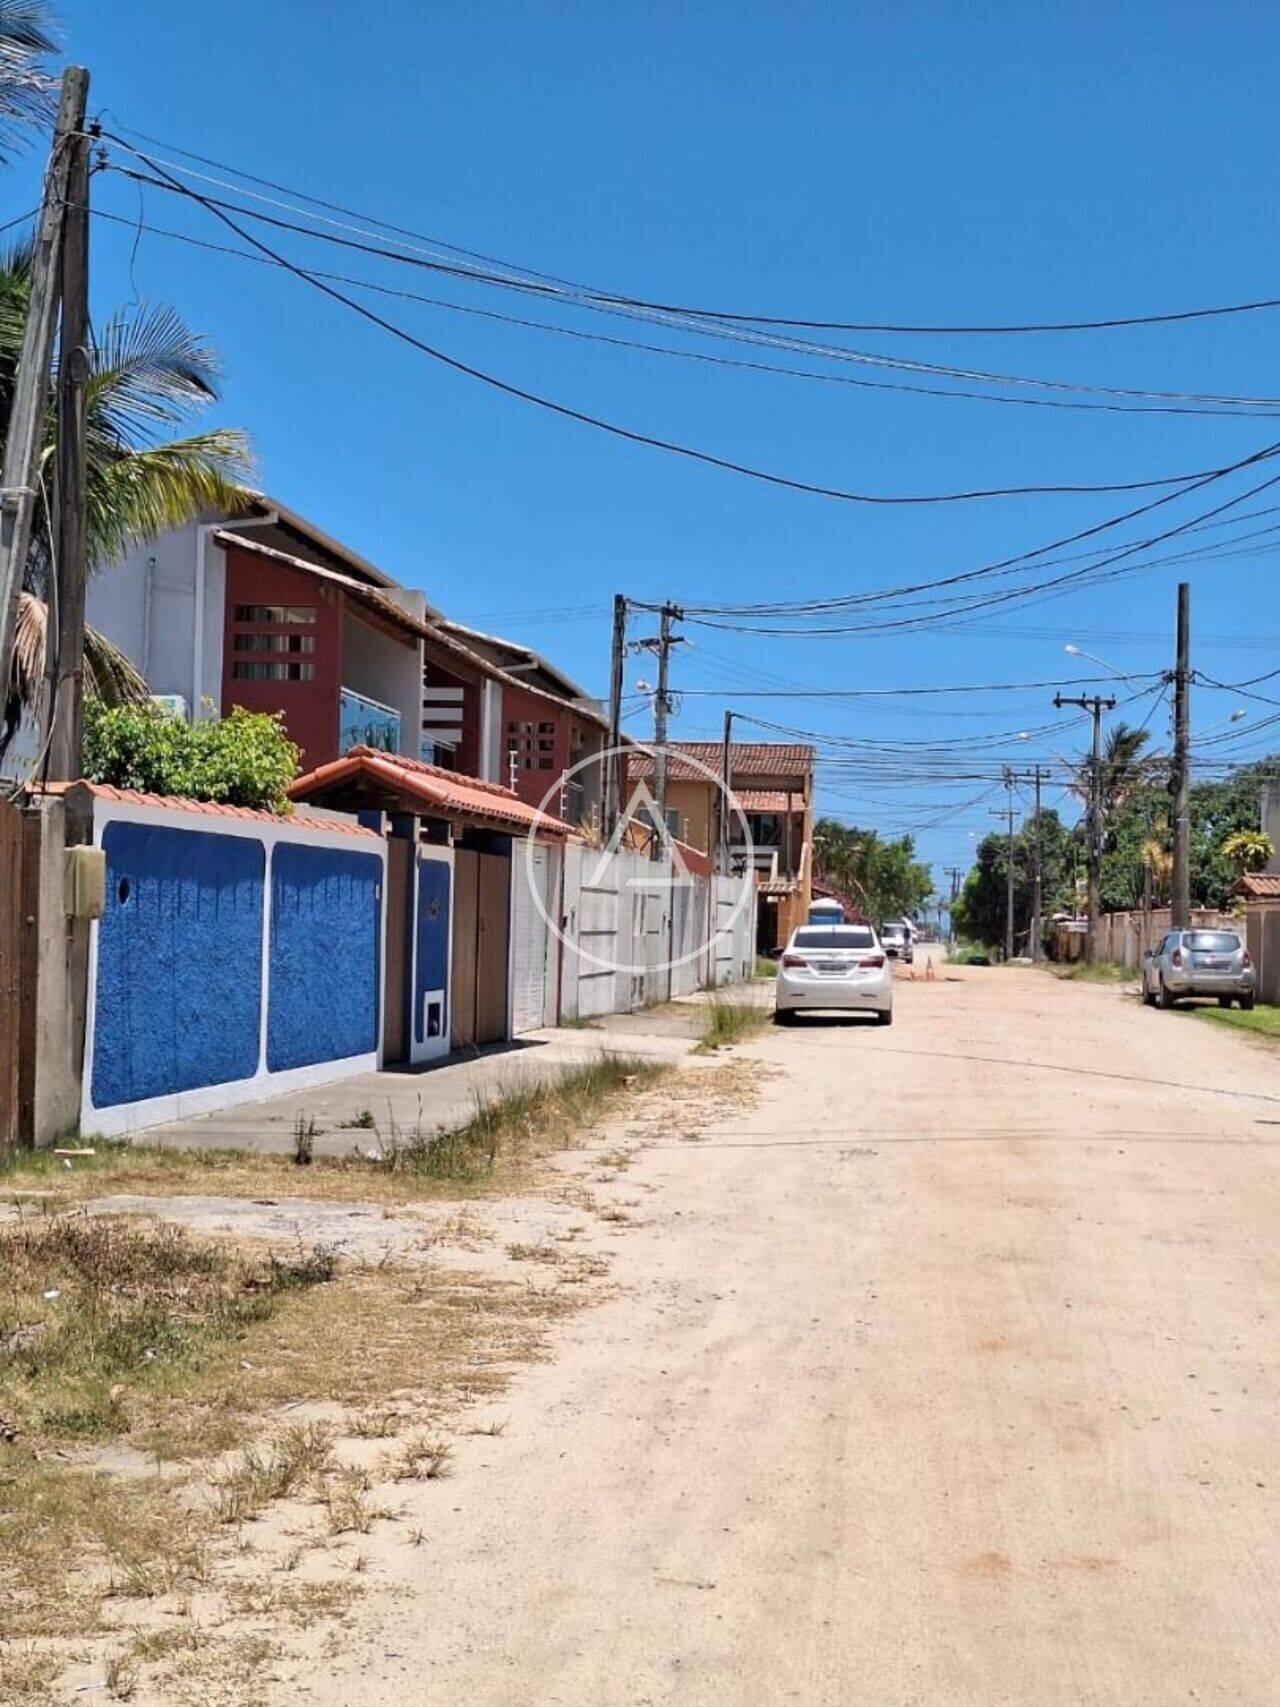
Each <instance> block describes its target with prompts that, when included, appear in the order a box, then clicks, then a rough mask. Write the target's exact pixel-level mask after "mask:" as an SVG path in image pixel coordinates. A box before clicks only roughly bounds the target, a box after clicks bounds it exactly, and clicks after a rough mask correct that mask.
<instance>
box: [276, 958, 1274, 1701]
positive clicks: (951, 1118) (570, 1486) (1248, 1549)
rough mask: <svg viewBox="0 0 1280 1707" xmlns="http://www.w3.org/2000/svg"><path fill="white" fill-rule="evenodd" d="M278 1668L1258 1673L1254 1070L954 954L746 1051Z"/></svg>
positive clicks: (534, 1679)
mask: <svg viewBox="0 0 1280 1707" xmlns="http://www.w3.org/2000/svg"><path fill="white" fill-rule="evenodd" d="M745 1053H747V1054H748V1055H749V1056H751V1057H752V1058H753V1059H758V1060H759V1061H760V1062H761V1063H763V1064H766V1066H767V1068H768V1069H769V1070H770V1072H771V1076H770V1077H768V1078H767V1080H765V1082H763V1084H762V1087H761V1095H760V1099H759V1101H758V1103H757V1105H756V1106H755V1107H754V1108H752V1109H751V1110H750V1111H749V1112H747V1113H745V1114H743V1115H740V1116H738V1117H733V1118H729V1119H726V1120H724V1121H723V1122H722V1123H721V1124H720V1125H718V1126H714V1127H712V1128H710V1129H708V1130H707V1132H706V1133H705V1135H704V1141H702V1142H698V1143H669V1144H665V1145H661V1146H656V1147H653V1148H649V1149H647V1150H644V1151H643V1152H642V1153H641V1154H640V1155H639V1157H638V1159H637V1161H636V1163H635V1165H634V1166H633V1168H632V1169H631V1171H630V1172H629V1173H628V1174H627V1175H626V1176H625V1180H624V1182H623V1183H622V1184H621V1185H620V1186H619V1187H618V1191H619V1193H620V1195H622V1196H624V1197H626V1198H629V1199H639V1200H640V1206H639V1207H638V1208H636V1209H634V1210H633V1211H632V1214H633V1215H634V1216H635V1217H636V1222H635V1224H633V1225H631V1226H629V1227H621V1228H620V1229H619V1233H618V1238H617V1259H616V1266H615V1271H614V1273H615V1278H616V1280H617V1281H619V1282H620V1290H619V1291H618V1293H617V1295H616V1297H614V1298H613V1299H611V1300H610V1301H609V1302H607V1303H605V1304H603V1305H602V1306H600V1307H599V1308H597V1309H595V1310H593V1311H590V1312H587V1313H585V1314H584V1315H582V1316H580V1317H578V1318H576V1319H575V1320H574V1321H573V1323H572V1324H571V1325H570V1326H569V1327H568V1328H567V1329H566V1330H565V1332H564V1334H563V1335H562V1336H561V1337H560V1338H559V1340H558V1341H557V1346H556V1350H555V1354H554V1358H553V1361H551V1362H550V1363H548V1364H545V1365H543V1366H540V1367H538V1368H535V1369H533V1370H531V1371H529V1372H528V1373H526V1374H525V1375H523V1376H521V1378H520V1379H519V1381H518V1383H517V1387H516V1390H515V1394H514V1396H513V1397H511V1398H509V1400H508V1401H506V1402H504V1407H503V1414H504V1415H506V1416H507V1417H508V1418H509V1422H508V1426H507V1428H506V1432H505V1434H504V1435H503V1436H502V1437H501V1438H493V1439H490V1438H480V1439H468V1440H464V1441H463V1442H462V1443H461V1446H460V1451H459V1457H458V1464H457V1470H456V1474H455V1475H454V1477H453V1478H452V1480H451V1481H450V1482H449V1483H447V1484H443V1485H441V1486H440V1487H439V1488H434V1487H433V1488H431V1489H429V1490H426V1492H427V1494H428V1495H429V1496H430V1501H429V1504H428V1505H427V1506H425V1507H424V1509H425V1510H429V1511H430V1514H431V1515H430V1517H429V1519H428V1520H427V1527H426V1532H425V1537H424V1539H423V1542H422V1545H421V1546H420V1547H418V1548H416V1549H412V1550H408V1551H407V1562H405V1560H406V1549H405V1548H404V1547H403V1546H402V1545H401V1546H400V1547H399V1551H398V1554H397V1558H398V1560H399V1561H400V1562H399V1563H395V1562H390V1561H389V1562H387V1567H386V1568H387V1573H388V1575H389V1576H390V1577H391V1578H392V1579H393V1582H394V1583H395V1584H396V1586H398V1588H400V1589H402V1590H404V1591H406V1592H402V1593H398V1594H394V1593H384V1592H382V1591H379V1592H378V1593H376V1594H374V1595H373V1596H372V1597H371V1598H370V1600H369V1601H368V1602H367V1603H366V1604H365V1609H364V1611H363V1612H362V1615H361V1617H360V1620H359V1622H358V1624H357V1626H356V1628H355V1630H354V1631H353V1632H352V1633H351V1635H350V1638H349V1639H347V1638H344V1641H343V1644H342V1652H341V1654H340V1655H339V1657H338V1659H337V1660H336V1662H335V1661H334V1660H333V1659H331V1658H327V1659H325V1660H324V1661H323V1662H321V1661H319V1659H318V1658H317V1661H316V1664H315V1665H314V1667H308V1668H305V1670H304V1669H297V1670H295V1671H294V1672H293V1673H292V1675H291V1676H290V1677H289V1678H288V1679H286V1680H283V1681H282V1682H281V1683H280V1685H279V1686H278V1690H279V1693H278V1696H274V1697H273V1699H279V1700H280V1701H291V1702H292V1701H307V1702H321V1703H333V1704H337V1703H341V1704H343V1707H352V1704H373V1703H378V1704H380V1707H381V1704H384V1703H386V1702H389V1701H395V1702H405V1703H410V1702H412V1703H415V1704H416V1703H433V1704H434V1703H439V1704H440V1707H446V1704H447V1707H453V1704H455V1703H461V1702H469V1703H476V1704H478V1707H499V1704H501V1707H508V1704H509V1707H516V1704H520V1707H544V1704H548V1703H564V1704H566V1707H596V1704H619V1707H623V1704H625V1707H640V1704H654V1707H657V1704H663V1707H666V1704H673V1707H674V1704H677V1703H678V1704H679V1707H712V1704H714V1707H747V1704H750V1707H757V1704H760V1707H764V1704H772V1703H775V1702H790V1701H794V1702H802V1703H805V1704H806V1707H817V1704H824V1707H825V1704H830V1707H837V1704H839V1707H853V1704H857V1707H863V1704H865V1707H907V1704H909V1703H910V1704H917V1703H918V1704H920V1707H925V1704H927V1707H960V1704H964V1707H970V1704H971V1707H997V1704H1000V1703H1018V1704H1019V1707H1022V1704H1032V1703H1034V1704H1036V1707H1057V1704H1061V1707H1068V1704H1070V1707H1083V1704H1088V1703H1107V1704H1115V1707H1144V1704H1150V1707H1170V1704H1171V1703H1174V1702H1183V1701H1186V1702H1231V1703H1241V1704H1247V1707H1268V1704H1272V1703H1275V1702H1276V1701H1277V1700H1280V1683H1277V1676H1278V1674H1280V1664H1278V1662H1280V1640H1278V1632H1277V1588H1276V1584H1277V1582H1280V1462H1278V1449H1277V1429H1276V1416H1277V1399H1278V1397H1280V1391H1278V1389H1280V1377H1278V1375H1277V1365H1276V1355H1275V1354H1276V1346H1277V1322H1276V1301H1277V1295H1278V1291H1280V1241H1278V1240H1277V1232H1278V1230H1280V1181H1278V1175H1277V1157H1278V1156H1280V1149H1278V1148H1277V1146H1278V1145H1280V1067H1278V1064H1277V1057H1276V1055H1275V1054H1268V1053H1266V1052H1265V1051H1263V1050H1262V1049H1259V1048H1257V1047H1255V1046H1253V1045H1251V1044H1250V1043H1248V1042H1247V1041H1245V1040H1243V1039H1240V1038H1237V1037H1235V1036H1232V1035H1227V1034H1223V1033H1222V1032H1220V1031H1219V1030H1218V1029H1217V1028H1215V1027H1212V1026H1210V1025H1208V1024H1204V1023H1202V1022H1200V1021H1197V1020H1194V1019H1191V1018H1186V1017H1180V1016H1178V1015H1176V1014H1173V1015H1169V1014H1157V1013H1154V1012H1149V1011H1147V1010H1144V1009H1143V1008H1141V1007H1140V1006H1139V1005H1138V1004H1137V1003H1136V1002H1134V1001H1132V1000H1131V999H1126V998H1125V997H1123V996H1122V995H1120V994H1119V993H1118V992H1116V991H1115V990H1113V989H1110V988H1098V987H1087V986H1083V985H1071V984H1059V983H1056V982H1054V981H1052V980H1051V979H1050V978H1049V977H1048V976H1047V975H1044V974H1038V973H1033V972H1030V971H1021V972H1020V971H1003V970H987V971H979V970H976V969H975V970H969V971H966V972H965V973H963V975H962V976H961V977H959V978H945V979H941V980H940V981H938V982H936V983H932V984H925V983H923V982H916V983H913V984H906V985H904V986H903V987H902V988H901V989H900V991H899V1002H898V1014H897V1023H896V1024H895V1025H894V1027H893V1028H892V1029H891V1030H881V1029H878V1028H874V1027H870V1026H866V1025H864V1024H863V1023H861V1022H853V1023H849V1024H837V1025H830V1026H826V1025H821V1026H820V1025H816V1024H806V1025H801V1026H797V1027H796V1028H795V1029H792V1030H786V1031H774V1032H771V1033H769V1034H768V1035H767V1036H766V1037H765V1038H764V1039H763V1040H761V1041H759V1042H754V1043H752V1044H750V1045H747V1046H746V1049H745Z"/></svg>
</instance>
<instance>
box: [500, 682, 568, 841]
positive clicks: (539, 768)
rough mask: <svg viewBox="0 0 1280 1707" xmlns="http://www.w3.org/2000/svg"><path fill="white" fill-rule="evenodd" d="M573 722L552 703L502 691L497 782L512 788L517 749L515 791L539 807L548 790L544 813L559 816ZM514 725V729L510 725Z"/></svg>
mask: <svg viewBox="0 0 1280 1707" xmlns="http://www.w3.org/2000/svg"><path fill="white" fill-rule="evenodd" d="M575 722H576V719H575V718H574V716H573V713H572V712H571V711H569V710H568V709H567V708H563V707H560V706H557V705H556V704H555V702H554V701H553V700H549V699H540V698H539V697H538V695H537V694H532V693H526V692H525V691H524V690H523V689H522V688H514V687H508V686H506V684H505V683H504V684H503V689H502V740H501V743H500V757H501V772H500V775H499V778H498V780H499V781H500V782H503V783H505V784H507V786H508V787H510V786H511V784H512V769H511V749H512V747H513V746H514V748H515V749H516V768H515V778H514V781H515V791H516V793H517V794H518V795H519V796H520V798H521V800H524V801H527V803H528V804H529V805H530V806H542V805H543V797H544V796H545V795H546V793H547V790H548V789H551V788H554V789H555V790H556V792H554V793H553V794H552V795H551V798H550V799H549V800H547V801H546V804H545V806H544V807H543V810H544V811H547V812H550V813H552V814H554V815H555V816H556V817H559V815H560V795H559V783H560V778H561V777H562V776H563V774H564V773H565V771H566V770H568V769H569V767H570V765H571V764H572V763H573V757H572V730H573V726H574V723H575ZM513 724H514V725H515V727H514V729H513V727H512V725H513Z"/></svg>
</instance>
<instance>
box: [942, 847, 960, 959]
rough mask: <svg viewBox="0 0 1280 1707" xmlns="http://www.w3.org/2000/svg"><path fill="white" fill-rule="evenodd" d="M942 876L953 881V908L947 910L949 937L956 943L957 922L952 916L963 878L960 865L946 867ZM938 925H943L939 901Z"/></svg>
mask: <svg viewBox="0 0 1280 1707" xmlns="http://www.w3.org/2000/svg"><path fill="white" fill-rule="evenodd" d="M942 874H943V876H944V877H949V878H950V879H951V907H949V908H948V909H947V935H948V936H949V937H950V938H951V940H952V942H954V941H955V940H956V925H955V920H954V918H953V917H952V914H951V908H953V907H954V906H955V904H956V900H957V898H958V897H959V894H960V878H961V875H962V873H961V870H960V867H959V866H958V865H944V866H943V868H942ZM938 923H939V926H941V923H942V907H941V901H939V907H938Z"/></svg>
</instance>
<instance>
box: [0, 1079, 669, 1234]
mask: <svg viewBox="0 0 1280 1707" xmlns="http://www.w3.org/2000/svg"><path fill="white" fill-rule="evenodd" d="M669 1072H670V1069H669V1068H668V1067H666V1066H665V1065H662V1064H658V1063H655V1062H652V1061H649V1060H646V1059H645V1058H644V1057H642V1056H631V1055H606V1054H601V1055H600V1056H599V1057H597V1058H596V1059H594V1060H591V1061H587V1062H584V1063H582V1064H581V1065H580V1066H575V1067H571V1068H569V1069H567V1070H566V1071H564V1072H563V1073H561V1074H560V1075H559V1076H558V1077H557V1078H555V1079H549V1080H547V1081H546V1082H545V1083H542V1084H538V1085H531V1086H527V1087H526V1086H517V1087H513V1088H512V1089H510V1090H507V1091H503V1092H499V1093H498V1094H497V1095H496V1096H492V1097H486V1098H483V1099H480V1100H478V1101H477V1103H476V1107H475V1112H474V1114H473V1115H472V1117H471V1118H470V1120H468V1121H467V1122H466V1123H465V1124H464V1125H462V1126H460V1127H457V1128H454V1129H451V1130H450V1129H446V1130H443V1131H441V1130H437V1129H436V1128H434V1127H431V1126H429V1125H427V1124H426V1123H425V1122H424V1121H423V1120H422V1119H421V1117H420V1118H419V1119H418V1120H417V1121H416V1122H415V1123H414V1124H412V1125H410V1126H405V1125H402V1124H401V1123H400V1122H398V1121H397V1120H396V1118H395V1116H394V1114H393V1112H392V1110H391V1108H390V1105H388V1108H387V1110H386V1111H385V1113H382V1114H379V1112H378V1111H377V1110H376V1109H365V1110H362V1111H361V1113H360V1115H359V1117H358V1119H356V1120H351V1121H345V1122H339V1123H337V1124H336V1125H335V1126H334V1128H333V1130H334V1131H341V1132H343V1133H344V1134H348V1135H349V1139H350V1148H349V1149H348V1150H347V1152H346V1153H345V1154H343V1155H339V1156H323V1155H318V1154H316V1150H315V1142H316V1139H317V1138H318V1137H321V1136H322V1135H323V1131H322V1128H321V1127H320V1126H319V1124H318V1123H317V1122H316V1120H314V1119H299V1120H298V1122H297V1123H296V1125H295V1127H294V1133H293V1151H292V1154H287V1155H285V1154H276V1155H267V1154H262V1153H258V1152H253V1151H248V1150H179V1149H171V1148H170V1149H161V1148H158V1147H157V1146H155V1145H149V1144H146V1143H140V1144H133V1143H130V1142H128V1141H127V1140H113V1139H102V1138H98V1139H95V1138H92V1137H88V1138H86V1139H85V1140H84V1143H83V1146H82V1147H81V1152H82V1153H78V1154H76V1156H75V1157H74V1159H73V1160H72V1161H71V1162H70V1165H68V1161H67V1159H65V1158H63V1157H60V1156H58V1155H56V1154H55V1153H54V1152H53V1151H51V1150H37V1151H29V1150H27V1151H16V1152H14V1153H13V1154H12V1155H10V1156H8V1157H7V1158H3V1159H0V1204H3V1203H4V1202H5V1200H6V1199H8V1200H9V1201H11V1202H18V1203H27V1202H34V1203H37V1204H44V1205H46V1206H53V1205H61V1204H67V1203H74V1202H77V1201H82V1200H84V1199H86V1198H92V1197H101V1196H103V1195H105V1194H106V1193H114V1192H128V1193H135V1194H137V1195H140V1196H148V1195H149V1196H153V1197H172V1196H177V1195H182V1194H186V1193H196V1194H198V1195H218V1196H222V1197H256V1196H262V1195H264V1194H266V1195H270V1196H278V1197H309V1198H319V1199H330V1200H332V1199H335V1198H342V1199H345V1198H352V1197H357V1198H363V1199H373V1200H375V1201H378V1202H393V1203H395V1202H408V1201H412V1200H430V1199H432V1198H441V1197H448V1198H452V1197H457V1196H459V1195H462V1196H468V1195H483V1194H487V1193H492V1192H498V1191H507V1190H511V1189H513V1188H515V1187H518V1186H519V1185H520V1184H521V1183H522V1182H524V1181H525V1180H526V1179H527V1178H528V1176H529V1174H530V1172H531V1170H532V1169H533V1167H534V1166H535V1165H536V1163H537V1160H538V1158H539V1157H540V1156H541V1155H545V1154H546V1153H548V1152H549V1151H553V1150H557V1149H563V1148H564V1147H565V1146H567V1145H569V1144H571V1143H572V1142H573V1141H574V1140H575V1139H576V1138H577V1137H578V1136H580V1134H581V1133H582V1132H583V1130H584V1129H585V1128H586V1127H587V1126H588V1125H590V1124H592V1123H593V1122H596V1121H600V1120H604V1119H607V1118H608V1117H609V1115H610V1114H611V1113H612V1112H613V1111H614V1110H615V1108H616V1107H617V1106H618V1105H619V1104H620V1102H621V1101H622V1100H623V1099H624V1098H625V1097H626V1096H627V1095H628V1094H629V1093H631V1092H633V1091H635V1090H644V1089H648V1088H650V1087H651V1086H653V1085H655V1084H656V1083H658V1082H659V1080H661V1079H662V1078H663V1077H664V1076H665V1075H666V1074H667V1073H669Z"/></svg>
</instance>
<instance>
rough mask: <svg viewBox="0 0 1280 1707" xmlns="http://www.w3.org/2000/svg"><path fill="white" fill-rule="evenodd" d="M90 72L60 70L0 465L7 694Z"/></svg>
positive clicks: (1, 645) (0, 622)
mask: <svg viewBox="0 0 1280 1707" xmlns="http://www.w3.org/2000/svg"><path fill="white" fill-rule="evenodd" d="M88 94H89V73H88V72H87V71H85V70H84V69H83V68H82V67H80V66H78V65H69V66H68V67H67V69H66V70H65V71H64V72H63V74H62V98H61V100H60V101H59V103H58V116H57V120H56V121H55V124H54V130H53V148H52V151H51V153H50V155H49V165H48V168H47V170H46V172H45V181H44V194H43V196H42V198H41V203H40V218H39V221H38V224H37V226H36V236H35V245H34V247H33V249H32V253H31V283H30V288H29V292H28V298H27V322H26V325H25V327H24V328H23V333H22V348H21V350H20V352H19V355H18V365H17V368H16V370H15V372H14V379H13V395H12V401H11V403H10V409H9V431H8V436H7V438H6V439H5V446H4V461H3V464H2V465H0V689H2V690H4V691H7V689H8V684H9V681H10V677H11V672H12V669H13V642H14V633H15V630H16V627H17V620H18V598H19V595H20V594H21V592H22V574H23V570H24V569H25V567H26V562H27V554H28V553H29V551H30V549H31V529H32V523H33V520H34V516H35V501H36V483H37V481H38V479H39V459H40V449H41V441H42V439H43V436H44V425H45V411H46V408H47V406H48V399H49V362H50V358H51V356H52V354H53V328H54V318H55V314H56V310H57V297H58V288H59V279H58V273H59V266H60V262H61V256H62V232H63V223H64V219H65V216H66V203H67V199H68V198H67V179H68V173H69V170H70V165H71V148H70V142H71V139H72V137H74V136H75V135H77V134H78V133H79V132H80V131H82V130H83V129H84V115H85V105H86V102H87V100H88Z"/></svg>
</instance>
